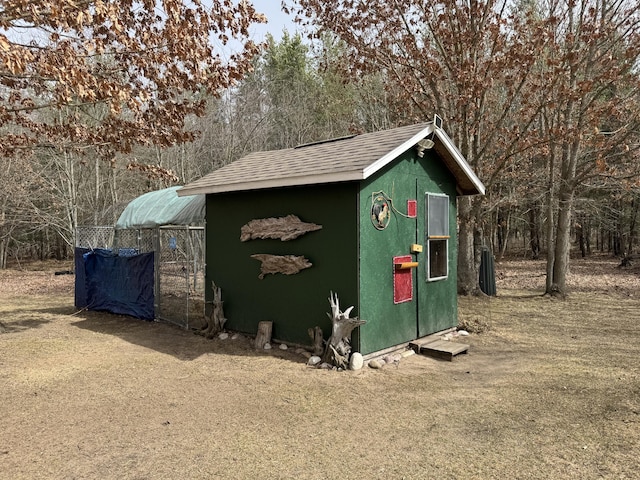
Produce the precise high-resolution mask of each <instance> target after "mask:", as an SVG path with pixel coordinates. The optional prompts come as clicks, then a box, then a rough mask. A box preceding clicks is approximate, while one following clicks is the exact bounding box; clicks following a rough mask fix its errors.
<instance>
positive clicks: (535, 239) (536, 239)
mask: <svg viewBox="0 0 640 480" xmlns="http://www.w3.org/2000/svg"><path fill="white" fill-rule="evenodd" d="M529 248H530V249H531V258H532V259H534V260H537V259H538V257H540V223H539V221H538V206H537V205H536V204H533V205H531V207H530V208H529Z"/></svg>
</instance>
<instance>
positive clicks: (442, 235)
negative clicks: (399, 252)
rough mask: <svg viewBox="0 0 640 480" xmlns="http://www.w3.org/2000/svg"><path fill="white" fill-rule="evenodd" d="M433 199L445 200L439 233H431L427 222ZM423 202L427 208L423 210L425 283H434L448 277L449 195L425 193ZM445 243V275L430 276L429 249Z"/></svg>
mask: <svg viewBox="0 0 640 480" xmlns="http://www.w3.org/2000/svg"><path fill="white" fill-rule="evenodd" d="M434 197H441V198H445V199H446V203H445V205H446V212H445V219H444V223H443V227H444V230H443V231H439V232H433V231H432V230H433V228H431V224H430V222H429V214H430V212H431V205H430V199H431V198H434ZM425 202H426V204H427V205H426V206H427V208H426V209H425V210H426V212H425V236H426V240H427V242H426V243H427V252H426V253H427V262H426V263H427V265H426V274H427V282H435V281H438V280H446V279H447V278H448V277H449V240H450V235H449V195H446V194H444V193H429V192H426V193H425ZM442 241H444V243H445V249H444V250H445V261H446V273H445V275H440V276H437V277H432V276H431V247H432V245H434V244H435V242H442Z"/></svg>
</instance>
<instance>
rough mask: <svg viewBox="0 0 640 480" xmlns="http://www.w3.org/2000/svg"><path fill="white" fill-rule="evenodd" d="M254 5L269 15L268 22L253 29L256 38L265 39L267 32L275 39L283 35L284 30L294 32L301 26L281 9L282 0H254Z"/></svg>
mask: <svg viewBox="0 0 640 480" xmlns="http://www.w3.org/2000/svg"><path fill="white" fill-rule="evenodd" d="M253 6H254V7H255V8H256V10H257V11H258V12H260V13H264V14H265V15H266V16H267V20H268V23H266V24H262V25H257V26H255V27H253V28H252V29H251V33H252V34H253V35H254V40H260V41H261V40H263V39H264V37H265V36H266V35H267V33H270V34H271V35H273V37H274V38H275V39H280V38H281V37H282V30H283V29H286V30H287V31H288V32H289V33H291V34H293V33H295V32H296V30H298V29H299V28H300V27H299V26H298V25H296V24H295V23H294V22H293V16H290V15H287V14H286V13H284V12H283V11H282V10H281V9H280V0H253Z"/></svg>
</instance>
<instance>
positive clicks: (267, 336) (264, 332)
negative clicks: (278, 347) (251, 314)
mask: <svg viewBox="0 0 640 480" xmlns="http://www.w3.org/2000/svg"><path fill="white" fill-rule="evenodd" d="M272 329H273V322H270V321H268V320H263V321H261V322H258V333H257V334H256V341H255V347H256V348H257V349H258V350H263V349H264V346H265V345H266V344H267V343H271V331H272Z"/></svg>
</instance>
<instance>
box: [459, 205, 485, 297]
mask: <svg viewBox="0 0 640 480" xmlns="http://www.w3.org/2000/svg"><path fill="white" fill-rule="evenodd" d="M473 211H474V209H473V204H472V199H471V198H470V197H459V198H458V218H459V225H460V227H459V232H458V293H459V294H460V295H478V294H479V292H480V286H479V283H478V282H479V276H478V265H479V261H478V262H476V258H479V255H480V251H478V252H475V244H476V238H477V237H478V233H480V232H479V230H478V229H477V228H476V222H475V216H474V214H473Z"/></svg>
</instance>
